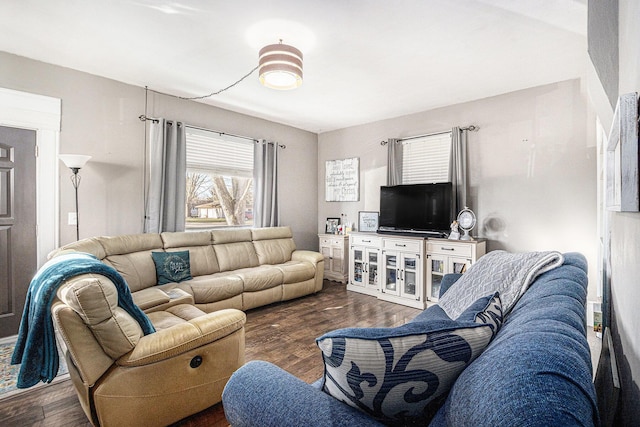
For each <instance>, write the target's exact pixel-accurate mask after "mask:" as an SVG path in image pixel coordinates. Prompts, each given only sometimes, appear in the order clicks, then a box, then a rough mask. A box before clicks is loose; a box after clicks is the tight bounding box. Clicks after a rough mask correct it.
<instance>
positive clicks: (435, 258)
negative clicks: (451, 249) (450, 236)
mask: <svg viewBox="0 0 640 427" xmlns="http://www.w3.org/2000/svg"><path fill="white" fill-rule="evenodd" d="M446 266H447V257H446V256H444V255H429V262H428V263H427V297H428V298H429V301H438V297H439V296H440V283H441V282H442V278H443V277H444V275H445V274H446V273H447V271H446Z"/></svg>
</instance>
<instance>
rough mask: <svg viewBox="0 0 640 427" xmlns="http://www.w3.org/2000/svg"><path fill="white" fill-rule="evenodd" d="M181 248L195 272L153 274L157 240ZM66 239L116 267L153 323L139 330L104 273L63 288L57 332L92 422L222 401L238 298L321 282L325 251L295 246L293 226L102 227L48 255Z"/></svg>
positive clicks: (257, 300) (130, 419)
mask: <svg viewBox="0 0 640 427" xmlns="http://www.w3.org/2000/svg"><path fill="white" fill-rule="evenodd" d="M184 250H188V251H189V258H190V269H191V275H192V279H190V280H186V281H183V282H180V283H168V284H165V285H156V282H157V281H156V269H155V264H154V262H153V259H152V256H151V252H158V251H167V252H171V251H184ZM70 251H77V252H85V253H90V254H93V255H95V256H96V257H97V258H98V259H100V260H101V261H102V262H104V263H105V264H108V265H110V266H112V267H114V268H115V269H116V270H117V271H118V272H119V273H120V274H121V275H122V276H123V277H124V279H125V280H126V282H127V284H128V285H129V287H130V289H131V291H132V295H133V299H134V302H135V303H136V304H137V305H138V306H139V307H140V308H142V309H143V310H144V311H145V313H147V316H148V317H149V319H150V320H151V322H152V323H153V325H154V327H155V328H156V332H155V333H153V334H150V335H146V336H144V335H142V332H141V329H140V326H139V325H138V324H137V322H136V321H135V320H134V319H133V318H132V317H131V316H129V315H128V314H127V313H126V312H124V311H123V310H122V309H120V308H119V307H118V306H117V292H116V290H115V289H116V288H115V286H114V285H113V283H112V282H111V281H110V280H108V279H107V278H106V277H104V276H100V275H96V274H84V275H81V276H76V277H74V278H72V279H69V280H67V281H66V282H65V283H64V284H63V285H62V286H61V287H60V288H59V289H58V292H57V298H56V299H55V301H54V303H53V306H52V315H53V319H54V325H55V328H56V337H57V339H58V341H59V343H60V344H61V347H62V349H63V353H64V354H65V358H66V360H67V364H68V365H69V373H70V376H71V379H72V381H73V384H74V386H75V388H76V392H77V394H78V397H79V400H80V403H81V405H82V407H83V409H84V411H85V413H86V414H87V416H88V417H89V419H90V420H91V421H92V423H93V424H94V425H101V426H111V425H117V426H125V425H136V426H161V425H168V424H171V423H173V422H175V421H178V420H180V419H182V418H184V417H186V416H189V415H191V414H194V413H196V412H199V411H201V410H203V409H205V408H207V407H209V406H211V405H214V404H216V403H218V402H220V400H221V394H222V390H223V388H224V386H225V384H226V382H227V380H228V379H229V377H230V376H231V374H232V373H233V372H234V371H235V370H236V369H238V368H239V367H240V366H242V365H243V364H244V348H245V347H244V323H245V320H246V317H245V314H244V313H243V312H242V311H241V310H248V309H251V308H254V307H258V306H261V305H265V304H270V303H273V302H277V301H283V300H288V299H292V298H296V297H300V296H303V295H306V294H311V293H314V292H318V291H320V290H321V289H322V278H323V277H322V275H323V271H324V258H323V257H322V255H321V254H320V253H317V252H313V251H305V250H296V247H295V244H294V242H293V238H292V234H291V230H290V229H289V228H288V227H274V228H259V229H238V230H216V231H202V232H193V233H192V232H180V233H161V234H138V235H124V236H115V237H95V238H90V239H85V240H81V241H78V242H75V243H71V244H69V245H66V246H64V247H62V248H60V249H58V250H56V251H54V252H52V253H51V254H50V257H55V256H58V255H60V254H63V253H67V252H70Z"/></svg>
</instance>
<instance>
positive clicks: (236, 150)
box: [186, 126, 255, 178]
mask: <svg viewBox="0 0 640 427" xmlns="http://www.w3.org/2000/svg"><path fill="white" fill-rule="evenodd" d="M186 140H187V170H188V171H190V172H203V173H209V174H216V175H225V176H242V177H247V178H251V177H253V148H254V144H255V142H253V141H251V140H248V139H245V138H238V137H234V136H231V135H224V134H223V135H220V134H219V133H217V132H212V131H207V130H203V129H195V128H190V127H188V126H187V128H186Z"/></svg>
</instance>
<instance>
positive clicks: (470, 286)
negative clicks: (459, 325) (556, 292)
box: [438, 251, 564, 319]
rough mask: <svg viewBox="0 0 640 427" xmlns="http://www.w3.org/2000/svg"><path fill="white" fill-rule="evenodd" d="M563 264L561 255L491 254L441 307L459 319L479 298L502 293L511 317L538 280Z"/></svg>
mask: <svg viewBox="0 0 640 427" xmlns="http://www.w3.org/2000/svg"><path fill="white" fill-rule="evenodd" d="M563 262H564V257H563V256H562V254H561V253H559V252H525V253H509V252H505V251H493V252H489V253H488V254H486V255H485V256H483V257H481V258H480V259H479V260H478V261H477V262H476V263H475V264H473V265H472V266H471V268H469V270H468V271H467V272H466V273H465V274H464V275H463V276H462V277H461V278H460V279H458V281H456V282H455V283H454V284H453V285H451V287H450V288H449V289H448V290H447V291H446V292H445V294H444V295H443V296H442V298H440V300H439V302H438V305H440V307H441V308H442V309H443V310H444V311H445V312H446V313H447V315H448V316H449V317H450V318H452V319H456V318H457V317H458V316H460V314H461V313H462V312H463V311H464V310H465V309H466V308H467V307H469V306H470V305H471V304H473V303H474V302H475V301H476V300H477V299H478V298H481V297H483V296H487V295H490V294H492V293H494V292H496V291H498V292H499V293H500V300H501V301H502V310H503V312H504V314H505V315H507V314H508V313H509V312H510V311H511V309H512V308H513V306H514V305H516V303H517V302H518V300H519V299H520V297H521V296H522V295H523V294H524V293H525V291H526V290H527V289H528V288H529V285H531V283H533V281H534V280H535V279H536V277H538V276H539V275H540V274H542V273H544V272H546V271H549V270H552V269H554V268H556V267H559V266H560V265H562V263H563Z"/></svg>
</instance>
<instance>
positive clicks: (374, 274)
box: [366, 249, 378, 291]
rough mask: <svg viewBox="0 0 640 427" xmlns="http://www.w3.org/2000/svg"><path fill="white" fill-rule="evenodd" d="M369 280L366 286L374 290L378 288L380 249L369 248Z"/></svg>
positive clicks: (367, 270) (367, 271) (367, 254)
mask: <svg viewBox="0 0 640 427" xmlns="http://www.w3.org/2000/svg"><path fill="white" fill-rule="evenodd" d="M366 257H367V260H368V261H367V264H366V266H367V268H366V273H367V279H366V280H367V281H366V286H367V288H370V289H372V290H375V291H377V290H378V249H367V251H366Z"/></svg>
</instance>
